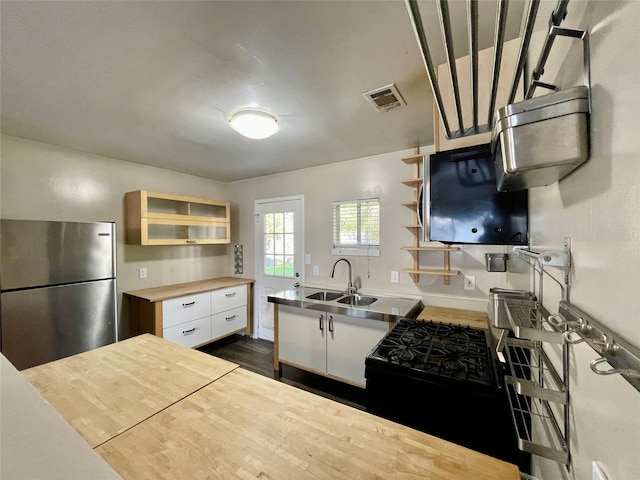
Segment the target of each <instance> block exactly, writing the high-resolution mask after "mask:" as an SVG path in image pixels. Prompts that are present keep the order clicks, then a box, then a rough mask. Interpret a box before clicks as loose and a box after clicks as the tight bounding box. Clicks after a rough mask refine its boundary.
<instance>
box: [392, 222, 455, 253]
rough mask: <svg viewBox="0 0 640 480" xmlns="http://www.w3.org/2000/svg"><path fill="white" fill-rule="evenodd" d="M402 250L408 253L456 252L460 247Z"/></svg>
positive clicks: (410, 248) (404, 248)
mask: <svg viewBox="0 0 640 480" xmlns="http://www.w3.org/2000/svg"><path fill="white" fill-rule="evenodd" d="M405 226H407V225H405ZM418 226H419V225H418ZM402 250H407V251H409V252H457V251H458V250H460V247H402Z"/></svg>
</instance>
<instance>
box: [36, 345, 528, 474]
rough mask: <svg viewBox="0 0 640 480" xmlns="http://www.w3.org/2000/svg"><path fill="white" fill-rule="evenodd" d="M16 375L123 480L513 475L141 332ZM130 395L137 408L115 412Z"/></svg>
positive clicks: (504, 467)
mask: <svg viewBox="0 0 640 480" xmlns="http://www.w3.org/2000/svg"><path fill="white" fill-rule="evenodd" d="M142 350H143V351H144V352H143V351H142ZM89 354H92V355H89ZM152 366H153V369H155V370H159V372H152V371H150V368H151V367H152ZM77 369H80V370H77ZM102 370H106V372H107V373H104V374H103V373H100V372H101V371H102ZM25 374H26V375H27V376H28V377H27V378H29V379H30V380H31V379H33V381H34V384H35V385H36V387H37V388H38V389H39V390H40V391H41V392H42V393H43V395H44V396H45V397H47V398H49V397H51V398H54V399H55V400H56V404H55V405H54V406H55V407H56V408H57V409H58V411H59V412H60V413H61V414H62V416H63V417H64V418H65V419H67V421H69V423H72V422H73V423H72V425H74V424H75V425H74V428H76V430H78V431H81V435H83V436H84V437H85V438H93V434H92V433H91V431H92V430H94V429H99V430H101V432H102V434H101V435H100V440H98V442H101V443H100V444H99V445H97V446H96V447H95V451H96V452H97V453H98V454H99V455H100V456H101V457H102V458H103V459H104V460H106V461H107V463H109V464H110V465H111V466H112V467H113V468H114V470H115V471H116V472H118V474H120V475H121V476H122V477H123V478H125V479H127V478H131V479H147V478H148V479H158V478H165V479H181V478H238V479H240V478H263V479H284V478H290V479H296V480H297V479H306V478H308V479H314V480H316V479H330V480H334V479H354V478H361V479H365V478H371V479H374V478H412V479H425V478H427V479H430V480H439V479H442V480H444V479H446V480H468V479H471V478H472V479H474V480H489V479H491V480H493V479H496V478H499V479H501V480H517V479H518V478H519V473H518V468H517V467H516V466H515V465H511V464H508V463H506V462H503V461H500V460H497V459H495V458H491V457H488V456H486V455H483V454H481V453H478V452H474V451H472V450H469V449H466V448H463V447H460V446H458V445H455V444H453V443H450V442H447V441H444V440H441V439H438V438H436V437H433V436H430V435H427V434H425V433H422V432H419V431H417V430H413V429H411V428H408V427H405V426H402V425H399V424H396V423H393V422H390V421H388V420H384V419H382V418H379V417H376V416H374V415H371V414H368V413H366V412H362V411H360V410H357V409H354V408H352V407H349V406H346V405H342V404H340V403H336V402H334V401H332V400H329V399H326V398H323V397H320V396H317V395H314V394H312V393H309V392H306V391H303V390H299V389H296V388H294V387H292V386H289V385H286V384H284V383H281V382H278V381H276V380H273V379H270V378H267V377H263V376H260V375H257V374H255V373H252V372H249V371H247V370H244V369H242V368H236V367H235V365H233V364H230V363H229V362H225V361H223V360H220V359H217V358H215V357H211V356H209V355H207V354H204V353H202V352H198V351H196V350H191V349H188V348H186V347H181V346H178V345H174V344H170V342H168V341H166V340H163V339H160V338H156V337H153V336H151V335H143V336H140V337H136V338H133V339H130V340H126V341H124V342H120V343H118V344H114V345H110V346H107V347H102V348H100V349H98V350H94V351H93V352H86V353H83V354H80V355H76V356H75V357H69V358H66V359H62V360H58V361H56V362H53V363H51V364H47V365H42V366H39V367H34V368H33V369H30V370H27V371H25ZM48 376H51V377H49V378H47V377H48ZM185 378H188V379H190V380H189V382H190V383H189V384H188V385H187V384H185V383H187V381H186V380H184V379H185ZM192 380H193V381H192ZM198 385H201V386H198ZM129 388H131V389H132V390H131V391H129ZM189 390H190V391H189ZM165 391H170V392H172V395H171V397H172V399H170V398H166V397H165V395H164V393H165ZM185 392H188V393H185ZM180 395H182V397H180ZM159 397H160V398H159ZM171 402H173V403H171ZM65 403H66V404H68V405H65ZM167 403H170V404H169V405H167ZM138 404H143V405H144V406H145V407H146V406H147V405H146V404H148V408H144V409H143V410H144V411H143V412H140V413H138V414H136V415H135V417H136V418H135V419H124V418H123V417H127V416H129V410H130V409H133V410H137V409H138ZM151 411H155V412H154V414H151V413H150V412H151ZM125 425H128V427H125ZM85 426H86V427H88V428H84V427H85ZM96 442H97V441H96V440H93V441H92V442H91V443H92V444H93V445H96Z"/></svg>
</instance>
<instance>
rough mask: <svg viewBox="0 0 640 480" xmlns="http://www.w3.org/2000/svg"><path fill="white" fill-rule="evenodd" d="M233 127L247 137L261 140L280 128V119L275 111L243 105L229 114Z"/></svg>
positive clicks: (228, 117)
mask: <svg viewBox="0 0 640 480" xmlns="http://www.w3.org/2000/svg"><path fill="white" fill-rule="evenodd" d="M226 117H227V121H228V122H229V125H231V128H233V129H234V130H235V131H236V132H239V133H240V134H242V135H244V136H245V137H247V138H252V139H254V140H261V139H263V138H267V137H270V136H271V135H273V134H274V133H276V132H277V131H278V130H279V129H280V119H279V118H278V116H277V115H276V114H274V113H271V112H270V111H268V110H266V109H264V108H259V107H241V108H236V109H235V110H232V111H231V112H229V113H228V114H227V115H226Z"/></svg>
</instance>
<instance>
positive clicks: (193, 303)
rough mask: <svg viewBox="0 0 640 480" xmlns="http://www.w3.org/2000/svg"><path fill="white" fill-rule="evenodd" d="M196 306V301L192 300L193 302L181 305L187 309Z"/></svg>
mask: <svg viewBox="0 0 640 480" xmlns="http://www.w3.org/2000/svg"><path fill="white" fill-rule="evenodd" d="M195 304H196V301H195V300H194V301H193V302H189V303H183V304H182V308H189V307H193V306H194V305H195Z"/></svg>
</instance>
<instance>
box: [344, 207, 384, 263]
mask: <svg viewBox="0 0 640 480" xmlns="http://www.w3.org/2000/svg"><path fill="white" fill-rule="evenodd" d="M333 254H335V255H341V254H342V255H345V254H350V255H370V256H379V255H380V200H379V199H378V198H368V199H364V200H349V201H344V202H333Z"/></svg>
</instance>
